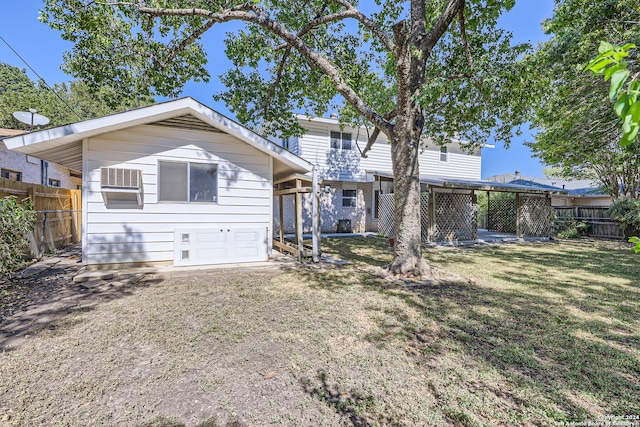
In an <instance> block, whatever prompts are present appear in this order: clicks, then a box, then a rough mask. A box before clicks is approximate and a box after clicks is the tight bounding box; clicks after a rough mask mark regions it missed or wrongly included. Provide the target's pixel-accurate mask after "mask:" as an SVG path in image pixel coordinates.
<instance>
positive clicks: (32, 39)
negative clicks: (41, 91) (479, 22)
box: [0, 0, 553, 178]
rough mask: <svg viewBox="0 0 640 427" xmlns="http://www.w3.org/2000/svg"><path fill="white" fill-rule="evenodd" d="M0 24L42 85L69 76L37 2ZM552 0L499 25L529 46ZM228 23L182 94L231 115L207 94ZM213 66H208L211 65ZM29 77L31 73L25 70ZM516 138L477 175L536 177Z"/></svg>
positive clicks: (5, 51) (488, 154)
mask: <svg viewBox="0 0 640 427" xmlns="http://www.w3.org/2000/svg"><path fill="white" fill-rule="evenodd" d="M3 3H4V4H3V5H2V11H3V17H4V20H3V25H2V28H1V29H0V36H2V37H3V38H4V39H5V40H6V41H7V42H8V43H9V44H10V45H11V46H12V47H13V48H14V49H15V50H16V51H17V52H18V53H19V54H20V56H22V57H23V58H24V59H25V60H26V61H27V62H28V63H29V65H31V66H32V67H33V68H34V69H35V71H36V72H37V73H38V74H39V75H40V76H41V77H43V78H44V79H45V81H46V82H47V83H49V84H50V85H53V84H54V83H61V82H65V81H69V80H71V78H70V76H67V75H65V74H64V73H63V72H62V71H61V70H60V65H61V64H62V57H63V52H64V51H65V50H68V49H70V48H71V44H70V43H68V42H66V41H64V40H62V39H61V37H60V33H59V32H57V31H55V30H52V29H50V28H49V27H48V26H46V25H44V24H41V23H40V22H39V21H38V13H39V9H40V8H41V7H42V5H43V3H42V1H40V0H20V1H7V0H5V1H3ZM552 11H553V0H517V1H516V5H515V7H514V8H513V9H512V10H511V11H510V12H509V13H508V14H506V15H504V16H503V17H502V18H501V20H500V25H501V26H502V27H504V28H506V29H507V30H509V31H511V32H512V33H513V37H514V41H515V42H526V41H529V42H531V43H533V44H534V45H535V44H537V43H538V42H539V41H544V40H546V35H545V34H544V33H543V32H542V29H541V23H542V21H543V20H544V19H545V18H548V17H550V16H551V14H552ZM226 29H228V27H222V26H221V27H219V28H218V30H217V31H216V33H209V34H206V38H205V39H204V43H205V46H206V47H207V50H208V53H209V55H210V57H209V64H210V72H211V75H212V79H211V81H210V82H209V83H208V84H205V83H200V84H196V83H189V84H188V85H187V86H186V87H185V90H184V95H188V96H192V97H193V98H195V99H197V100H199V101H201V102H203V103H205V104H207V105H209V106H211V107H212V108H214V109H216V110H218V111H220V112H221V113H223V114H226V115H228V116H231V117H233V114H232V113H231V112H230V111H229V110H228V108H227V107H226V106H225V105H224V104H222V103H217V102H214V100H213V99H212V97H211V95H212V94H213V93H215V92H218V91H219V88H220V83H219V81H218V79H217V76H218V75H219V74H221V72H222V71H223V70H225V69H226V66H227V65H228V64H229V63H228V61H227V60H226V58H225V57H224V55H222V50H221V48H220V47H218V46H219V45H218V43H221V42H220V41H219V40H221V36H223V34H224V31H225V30H226ZM0 61H2V62H5V63H8V64H11V65H13V66H16V67H19V68H27V67H26V65H25V64H24V63H23V62H22V61H21V60H20V59H19V58H18V57H17V56H16V54H15V53H13V52H12V51H11V50H10V49H9V48H8V47H7V45H5V44H4V43H3V42H2V41H0ZM211 64H213V65H211ZM27 74H28V75H29V76H30V77H31V78H32V79H34V80H35V79H36V78H37V77H36V76H35V74H34V73H33V72H31V71H30V70H28V69H27ZM524 131H525V134H524V135H523V136H522V137H518V138H514V139H513V140H512V141H511V147H510V148H509V149H508V150H506V149H505V148H504V147H502V146H496V148H493V149H485V150H484V151H483V153H482V177H483V178H486V177H489V176H492V175H497V174H501V173H508V172H511V173H512V172H514V171H516V170H519V171H520V172H521V173H522V174H523V175H527V176H534V177H541V176H543V173H542V165H540V163H539V162H538V160H537V159H535V158H532V157H531V153H530V151H529V149H528V148H527V147H525V146H524V145H523V142H524V141H530V140H532V139H533V137H532V136H531V134H530V133H529V131H528V129H526V128H525V129H524Z"/></svg>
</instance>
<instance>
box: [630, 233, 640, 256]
mask: <svg viewBox="0 0 640 427" xmlns="http://www.w3.org/2000/svg"><path fill="white" fill-rule="evenodd" d="M629 243H635V244H636V246H635V247H634V248H633V250H634V252H635V253H640V239H639V238H637V237H630V238H629Z"/></svg>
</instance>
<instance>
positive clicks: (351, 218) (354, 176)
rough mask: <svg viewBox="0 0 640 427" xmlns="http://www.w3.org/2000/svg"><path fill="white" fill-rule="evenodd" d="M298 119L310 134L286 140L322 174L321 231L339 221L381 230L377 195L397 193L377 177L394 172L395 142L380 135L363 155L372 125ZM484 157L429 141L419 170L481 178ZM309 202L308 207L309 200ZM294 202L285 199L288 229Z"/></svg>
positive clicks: (360, 229) (334, 119) (457, 146)
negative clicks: (358, 126) (393, 146)
mask: <svg viewBox="0 0 640 427" xmlns="http://www.w3.org/2000/svg"><path fill="white" fill-rule="evenodd" d="M298 121H299V123H300V125H301V126H302V127H303V128H305V129H306V131H307V132H306V133H305V134H304V135H303V136H301V137H299V138H290V139H289V140H288V141H286V142H285V143H284V144H285V146H286V148H287V149H288V150H289V151H291V152H292V153H294V154H296V155H298V156H300V157H302V158H303V159H305V160H307V161H308V162H310V163H313V164H314V165H315V167H316V169H317V171H318V173H319V178H320V179H321V180H322V189H323V192H322V196H321V230H322V232H324V233H335V232H337V231H338V230H339V227H338V226H339V225H341V226H344V225H345V224H347V225H348V224H349V223H350V226H351V230H352V231H353V232H356V233H360V232H365V231H374V232H375V231H377V201H378V196H379V194H380V193H383V194H384V193H392V192H393V183H392V182H390V181H384V180H383V181H380V180H378V179H377V178H376V177H377V176H378V174H381V175H387V176H389V175H391V174H392V172H393V169H392V166H391V146H390V144H389V142H388V140H387V138H386V136H384V135H380V136H379V138H378V139H377V141H376V142H375V144H374V145H373V147H372V149H371V150H370V151H369V152H368V153H367V157H366V158H365V157H362V156H361V151H362V150H363V149H364V148H365V146H366V145H367V141H368V139H369V133H368V132H372V129H369V131H367V129H366V128H364V127H361V128H353V127H346V126H345V127H341V126H340V124H339V122H338V118H337V117H336V116H332V117H331V118H321V117H308V116H304V115H299V116H298ZM480 160H481V157H480V150H479V149H478V150H476V152H475V153H474V154H469V153H467V152H465V151H463V150H461V149H460V144H459V143H457V142H456V143H451V144H448V145H447V146H444V147H440V146H438V145H435V144H433V143H431V144H426V146H425V147H424V148H423V151H422V153H421V154H420V158H419V162H420V174H421V176H425V175H426V176H433V177H438V178H457V179H465V180H480ZM306 203H307V204H309V205H310V199H309V200H306ZM291 204H292V202H291V203H289V202H287V201H285V202H284V203H283V205H284V211H285V228H286V230H285V231H287V232H288V231H290V229H293V211H292V207H291V206H290V205H291ZM276 209H278V207H277V203H276ZM306 216H307V217H308V215H306ZM341 220H342V221H341ZM345 220H346V221H345ZM310 227H311V224H310V221H307V220H305V224H304V229H305V231H307V230H308V229H310Z"/></svg>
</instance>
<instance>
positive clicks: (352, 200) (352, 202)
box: [342, 188, 358, 208]
mask: <svg viewBox="0 0 640 427" xmlns="http://www.w3.org/2000/svg"><path fill="white" fill-rule="evenodd" d="M357 206H358V190H356V189H350V188H343V189H342V207H343V208H355V207H357Z"/></svg>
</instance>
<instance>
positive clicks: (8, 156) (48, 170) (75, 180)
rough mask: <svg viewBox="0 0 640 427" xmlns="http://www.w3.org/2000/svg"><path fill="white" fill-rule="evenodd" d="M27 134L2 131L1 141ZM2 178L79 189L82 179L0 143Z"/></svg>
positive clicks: (64, 168)
mask: <svg viewBox="0 0 640 427" xmlns="http://www.w3.org/2000/svg"><path fill="white" fill-rule="evenodd" d="M24 133H26V131H23V130H17V129H0V140H2V139H3V138H8V137H13V136H17V135H21V134H24ZM0 177H1V178H6V179H11V180H13V181H22V182H26V183H30V184H40V185H45V186H51V187H62V188H69V189H72V190H75V189H79V188H80V186H81V185H82V177H81V174H80V173H79V172H73V171H71V170H69V168H66V167H64V166H62V165H59V164H57V163H53V162H48V161H46V160H41V159H39V158H37V157H34V156H29V155H25V154H21V153H16V152H14V151H10V150H8V149H7V147H6V146H5V145H4V143H3V142H1V141H0Z"/></svg>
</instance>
